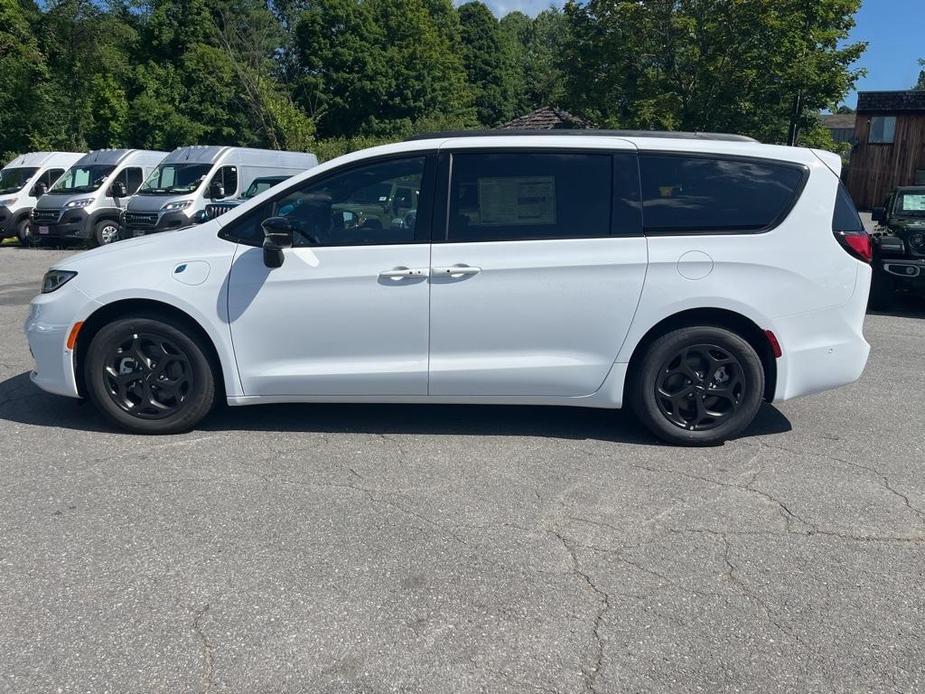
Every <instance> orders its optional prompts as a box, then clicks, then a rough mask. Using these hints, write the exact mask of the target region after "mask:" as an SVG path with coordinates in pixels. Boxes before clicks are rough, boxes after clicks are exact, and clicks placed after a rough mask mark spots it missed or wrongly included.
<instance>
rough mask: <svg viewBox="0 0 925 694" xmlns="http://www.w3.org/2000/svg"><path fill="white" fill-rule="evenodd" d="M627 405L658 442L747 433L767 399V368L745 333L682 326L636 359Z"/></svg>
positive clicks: (718, 439)
mask: <svg viewBox="0 0 925 694" xmlns="http://www.w3.org/2000/svg"><path fill="white" fill-rule="evenodd" d="M630 368H631V371H630V373H629V374H628V376H627V378H628V386H627V404H628V405H629V406H630V407H631V408H632V410H633V411H634V412H635V413H636V416H637V417H639V419H640V421H641V422H642V423H643V424H644V425H645V426H646V427H647V428H648V429H649V430H650V431H651V432H652V433H653V434H655V435H656V436H657V437H658V438H660V439H662V440H663V441H667V442H668V443H674V444H680V445H686V446H708V445H714V444H718V443H722V442H723V441H726V440H728V439H731V438H733V437H735V436H736V435H738V434H740V433H741V432H742V431H744V430H745V429H746V428H747V427H748V426H749V424H751V423H752V421H753V420H754V419H755V416H756V415H757V414H758V410H759V408H760V407H761V402H762V400H763V399H764V389H765V385H764V378H765V374H764V366H763V364H762V362H761V357H759V356H758V353H757V352H756V350H755V348H754V347H753V346H752V345H751V344H750V343H749V342H748V340H746V339H745V338H743V337H742V336H741V335H738V334H736V333H734V332H732V331H731V330H728V329H726V328H721V327H719V326H709V325H702V326H690V327H684V328H678V329H676V330H673V331H671V332H668V333H666V334H664V335H661V336H660V337H658V338H656V339H654V340H653V341H652V342H651V343H650V344H649V345H648V346H647V347H646V349H645V351H644V352H643V353H642V354H641V355H639V356H638V358H637V357H636V356H634V357H633V361H632V363H631V365H630Z"/></svg>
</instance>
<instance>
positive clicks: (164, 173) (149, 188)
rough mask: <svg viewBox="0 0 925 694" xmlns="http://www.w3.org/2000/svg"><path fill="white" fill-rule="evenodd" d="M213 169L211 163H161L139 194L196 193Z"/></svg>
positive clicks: (142, 185)
mask: <svg viewBox="0 0 925 694" xmlns="http://www.w3.org/2000/svg"><path fill="white" fill-rule="evenodd" d="M211 170H212V165H211V164H161V165H160V166H158V167H157V168H156V169H154V173H152V174H151V175H150V176H148V180H146V181H145V182H144V183H142V184H141V188H139V189H138V193H137V194H138V195H178V194H184V193H194V192H196V190H198V189H199V186H201V185H202V182H203V181H205V180H206V176H208V175H209V172H210V171H211Z"/></svg>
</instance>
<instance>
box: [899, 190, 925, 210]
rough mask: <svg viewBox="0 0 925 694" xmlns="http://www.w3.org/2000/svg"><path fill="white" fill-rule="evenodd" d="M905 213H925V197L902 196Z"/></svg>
mask: <svg viewBox="0 0 925 694" xmlns="http://www.w3.org/2000/svg"><path fill="white" fill-rule="evenodd" d="M901 210H902V211H903V212H925V195H910V194H908V193H907V194H906V195H903V196H902V207H901Z"/></svg>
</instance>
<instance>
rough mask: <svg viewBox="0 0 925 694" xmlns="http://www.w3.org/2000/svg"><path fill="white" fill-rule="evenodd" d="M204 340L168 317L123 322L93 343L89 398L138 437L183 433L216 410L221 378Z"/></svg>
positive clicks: (86, 365) (102, 332)
mask: <svg viewBox="0 0 925 694" xmlns="http://www.w3.org/2000/svg"><path fill="white" fill-rule="evenodd" d="M208 353H209V352H208V349H207V348H206V346H205V345H204V344H202V341H201V340H200V338H199V337H198V336H197V335H195V334H192V333H191V332H190V331H189V330H188V329H187V328H186V326H184V325H183V324H182V323H179V322H175V321H173V320H171V319H170V318H167V317H165V316H157V315H151V316H143V317H137V318H120V319H117V320H115V321H113V322H112V323H110V324H108V325H106V326H104V327H103V328H102V329H100V331H99V332H98V333H96V335H94V336H93V339H92V340H91V342H90V346H89V349H88V350H87V356H86V359H85V360H84V382H85V384H86V389H87V395H88V396H89V398H90V400H91V401H92V402H93V404H94V405H95V406H96V407H97V409H99V411H100V412H101V413H102V414H103V415H104V416H105V417H106V418H107V419H108V420H109V421H110V422H112V423H113V424H115V425H116V426H118V427H121V428H122V429H125V430H127V431H130V432H132V433H135V434H178V433H182V432H185V431H189V430H190V429H192V428H193V427H195V426H196V425H197V424H198V423H199V422H200V421H202V419H203V418H204V417H205V416H206V415H207V414H208V413H209V411H210V410H211V409H212V406H213V403H214V401H215V375H214V372H213V369H212V364H211V363H210V361H209V358H208V356H207V354H208Z"/></svg>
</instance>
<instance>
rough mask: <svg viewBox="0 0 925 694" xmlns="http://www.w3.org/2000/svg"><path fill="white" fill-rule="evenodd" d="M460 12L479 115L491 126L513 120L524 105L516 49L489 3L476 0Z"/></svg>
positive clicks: (466, 60) (465, 57)
mask: <svg viewBox="0 0 925 694" xmlns="http://www.w3.org/2000/svg"><path fill="white" fill-rule="evenodd" d="M458 11H459V23H460V25H461V27H462V47H463V52H462V57H463V65H464V66H465V69H466V76H467V78H468V81H469V84H470V85H472V90H473V95H474V98H475V113H476V117H477V118H478V120H479V122H480V123H481V124H482V125H488V126H493V125H497V124H499V123H502V122H504V121H507V120H510V119H511V118H512V117H513V116H514V115H515V113H514V111H515V108H517V107H518V106H519V105H520V104H519V103H518V99H517V96H518V94H517V82H518V81H519V79H522V74H523V73H522V71H518V70H517V69H516V68H515V62H514V61H515V56H514V54H513V51H512V50H511V47H510V45H509V44H508V43H506V40H505V39H506V37H505V35H504V34H503V33H502V31H501V27H500V26H499V24H498V20H497V19H495V16H494V15H493V14H492V13H491V10H489V9H488V6H487V5H485V4H484V3H482V2H479V0H473V2H467V3H466V4H465V5H461V6H460V7H459V10H458ZM518 67H519V66H518Z"/></svg>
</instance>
